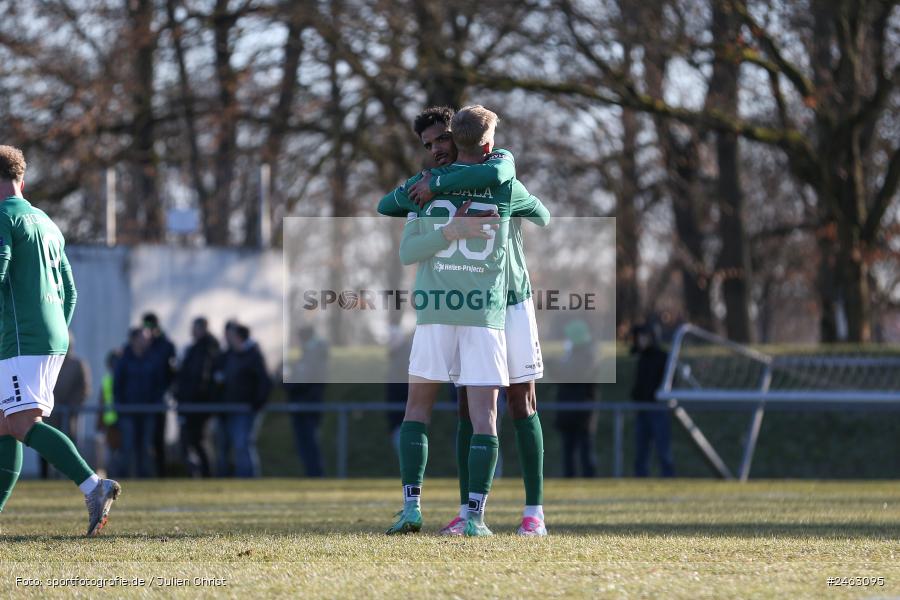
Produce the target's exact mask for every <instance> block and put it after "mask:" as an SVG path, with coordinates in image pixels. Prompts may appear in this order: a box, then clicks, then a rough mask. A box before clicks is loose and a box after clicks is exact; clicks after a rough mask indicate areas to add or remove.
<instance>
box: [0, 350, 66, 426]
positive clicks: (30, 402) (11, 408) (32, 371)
mask: <svg viewBox="0 0 900 600" xmlns="http://www.w3.org/2000/svg"><path fill="white" fill-rule="evenodd" d="M63 359H65V355H64V354H51V355H49V356H13V357H12V358H7V359H6V360H0V410H2V411H3V414H4V415H11V414H13V413H17V412H21V411H23V410H32V409H35V408H39V409H41V413H42V415H43V416H45V417H49V416H50V413H51V412H53V388H54V387H56V379H57V378H58V377H59V370H60V369H61V368H62V363H63Z"/></svg>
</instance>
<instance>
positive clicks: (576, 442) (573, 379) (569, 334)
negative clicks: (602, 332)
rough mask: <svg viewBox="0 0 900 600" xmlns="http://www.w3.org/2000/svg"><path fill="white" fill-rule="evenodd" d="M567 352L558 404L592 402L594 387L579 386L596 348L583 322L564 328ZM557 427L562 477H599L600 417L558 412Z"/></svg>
mask: <svg viewBox="0 0 900 600" xmlns="http://www.w3.org/2000/svg"><path fill="white" fill-rule="evenodd" d="M565 334H566V342H565V352H564V353H563V357H562V360H561V361H560V364H559V367H558V370H557V371H558V379H559V381H560V382H561V383H559V384H557V386H556V389H557V397H556V401H557V402H584V403H588V402H593V401H594V388H595V386H594V384H593V383H589V382H587V383H577V380H578V379H584V377H585V373H590V372H591V371H592V370H593V368H594V347H593V344H592V342H591V332H590V329H589V327H588V325H587V323H585V322H584V321H582V320H580V319H579V320H576V321H571V322H569V323H567V324H566V327H565ZM556 427H557V429H559V432H560V434H561V435H562V446H563V475H564V476H565V477H577V476H578V472H579V469H578V463H581V469H580V471H581V476H582V477H596V476H597V458H596V456H595V454H594V446H595V444H596V436H597V414H596V412H595V411H593V410H574V411H558V412H557V416H556Z"/></svg>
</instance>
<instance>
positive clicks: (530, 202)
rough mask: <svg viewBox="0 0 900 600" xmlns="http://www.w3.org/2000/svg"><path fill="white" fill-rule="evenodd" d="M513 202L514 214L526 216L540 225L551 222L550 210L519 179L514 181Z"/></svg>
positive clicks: (544, 225) (515, 215)
mask: <svg viewBox="0 0 900 600" xmlns="http://www.w3.org/2000/svg"><path fill="white" fill-rule="evenodd" d="M511 204H512V210H511V212H512V216H514V217H523V218H526V219H528V220H529V221H531V222H532V223H534V224H535V225H538V226H540V227H546V226H547V225H549V224H550V211H549V210H547V207H546V206H544V203H543V202H541V200H540V198H538V197H537V196H534V195H532V194H531V193H530V192H529V191H528V189H527V188H526V187H525V186H524V185H523V184H522V182H521V181H519V180H518V179H516V180H515V181H513V186H512V200H511Z"/></svg>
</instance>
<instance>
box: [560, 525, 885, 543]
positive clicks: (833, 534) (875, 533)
mask: <svg viewBox="0 0 900 600" xmlns="http://www.w3.org/2000/svg"><path fill="white" fill-rule="evenodd" d="M547 527H548V529H550V532H551V535H552V534H554V533H556V534H564V535H615V536H628V535H651V536H659V537H665V536H673V535H676V536H701V537H745V538H757V537H772V536H779V537H796V538H809V537H817V538H842V539H846V538H869V539H871V538H882V539H883V538H887V539H897V538H898V537H900V523H896V524H890V525H880V524H876V523H852V524H851V523H752V522H748V523H691V524H673V523H611V524H597V525H585V524H583V523H566V522H559V521H556V522H553V521H550V522H548V523H547Z"/></svg>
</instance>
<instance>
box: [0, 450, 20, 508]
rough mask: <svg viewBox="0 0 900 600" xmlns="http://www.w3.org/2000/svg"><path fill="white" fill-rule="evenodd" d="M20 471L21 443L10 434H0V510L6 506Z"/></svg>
mask: <svg viewBox="0 0 900 600" xmlns="http://www.w3.org/2000/svg"><path fill="white" fill-rule="evenodd" d="M21 472H22V444H20V443H19V440H17V439H16V438H14V437H13V436H11V435H4V436H0V512H2V511H3V507H4V506H6V501H7V500H9V496H10V494H12V491H13V488H14V487H15V485H16V481H17V480H18V479H19V473H21Z"/></svg>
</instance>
